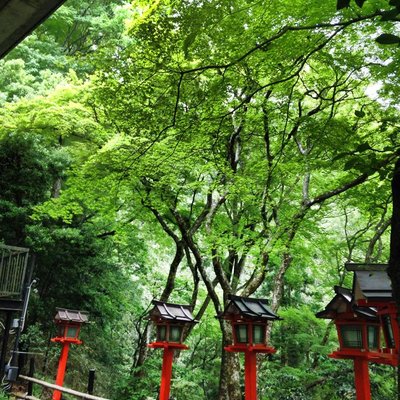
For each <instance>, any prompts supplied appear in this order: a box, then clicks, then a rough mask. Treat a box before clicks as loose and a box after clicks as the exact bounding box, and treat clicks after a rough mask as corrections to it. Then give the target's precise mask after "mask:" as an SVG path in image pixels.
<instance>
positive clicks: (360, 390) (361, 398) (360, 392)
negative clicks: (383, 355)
mask: <svg viewBox="0 0 400 400" xmlns="http://www.w3.org/2000/svg"><path fill="white" fill-rule="evenodd" d="M354 383H355V387H356V399H357V400H371V388H370V381H369V370H368V360H367V359H366V358H361V357H356V358H355V359H354Z"/></svg>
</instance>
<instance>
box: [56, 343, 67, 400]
mask: <svg viewBox="0 0 400 400" xmlns="http://www.w3.org/2000/svg"><path fill="white" fill-rule="evenodd" d="M68 352H69V342H64V343H63V345H62V349H61V354H60V360H59V362H58V370H57V377H56V385H58V386H62V385H63V383H64V377H65V370H66V368H67V361H68ZM60 399H61V392H60V391H59V390H55V391H54V393H53V400H60Z"/></svg>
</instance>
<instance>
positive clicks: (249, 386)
mask: <svg viewBox="0 0 400 400" xmlns="http://www.w3.org/2000/svg"><path fill="white" fill-rule="evenodd" d="M244 374H245V375H244V380H245V400H256V399H257V353H256V352H254V351H245V353H244Z"/></svg>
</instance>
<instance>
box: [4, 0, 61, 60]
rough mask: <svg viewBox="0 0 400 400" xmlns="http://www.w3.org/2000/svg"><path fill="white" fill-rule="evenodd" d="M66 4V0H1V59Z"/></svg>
mask: <svg viewBox="0 0 400 400" xmlns="http://www.w3.org/2000/svg"><path fill="white" fill-rule="evenodd" d="M64 2H65V0H0V58H3V57H4V56H5V55H6V54H7V53H8V52H9V51H10V50H12V49H13V48H14V47H15V46H16V45H17V44H18V43H20V42H21V41H22V40H23V39H24V38H25V37H26V36H28V35H29V34H30V33H31V32H32V31H33V30H34V29H35V28H36V27H37V26H38V25H40V24H41V23H42V22H43V21H44V20H46V19H47V18H48V17H49V16H50V15H51V14H52V13H53V12H54V11H56V10H57V8H58V7H60V6H61V5H62V4H63V3H64Z"/></svg>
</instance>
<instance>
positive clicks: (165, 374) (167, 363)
mask: <svg viewBox="0 0 400 400" xmlns="http://www.w3.org/2000/svg"><path fill="white" fill-rule="evenodd" d="M173 359H174V349H171V348H170V347H165V348H164V355H163V365H162V373H161V386H160V400H169V393H170V390H171V377H172V362H173Z"/></svg>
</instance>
